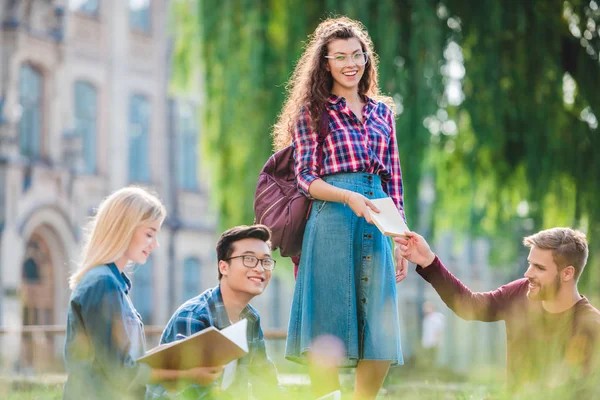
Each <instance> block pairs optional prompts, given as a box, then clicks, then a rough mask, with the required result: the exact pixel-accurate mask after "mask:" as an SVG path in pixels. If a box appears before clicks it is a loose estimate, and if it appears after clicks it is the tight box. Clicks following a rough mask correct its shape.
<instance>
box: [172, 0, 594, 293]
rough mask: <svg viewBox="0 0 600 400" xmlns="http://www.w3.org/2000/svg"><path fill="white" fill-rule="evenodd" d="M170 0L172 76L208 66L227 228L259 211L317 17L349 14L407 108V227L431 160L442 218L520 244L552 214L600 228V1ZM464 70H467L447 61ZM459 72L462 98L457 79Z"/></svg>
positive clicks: (211, 140) (400, 117) (209, 116)
mask: <svg viewBox="0 0 600 400" xmlns="http://www.w3.org/2000/svg"><path fill="white" fill-rule="evenodd" d="M174 9H175V15H176V19H177V25H176V26H177V30H176V35H175V38H176V55H178V56H177V57H176V65H175V71H176V72H177V75H176V80H175V82H176V83H177V82H178V83H179V85H178V86H180V87H181V86H183V85H182V84H181V83H182V82H185V79H186V77H188V76H189V74H190V71H193V70H194V67H195V66H196V64H198V63H200V64H201V65H202V70H203V75H204V82H205V89H206V95H205V97H206V99H207V100H206V102H205V104H206V107H205V109H204V110H203V112H204V116H205V125H204V132H205V134H204V136H203V141H204V146H203V148H204V149H205V152H204V156H205V157H206V160H207V162H209V163H210V165H211V166H212V171H213V173H214V176H215V182H214V185H215V188H216V190H215V191H214V193H215V201H216V203H217V205H218V208H219V212H220V217H221V223H222V225H223V226H230V225H233V224H239V223H251V222H252V220H253V214H252V200H251V199H252V195H253V192H254V188H255V184H256V177H257V174H258V172H259V170H260V168H261V167H262V165H263V164H264V162H265V161H266V159H267V158H268V156H269V155H270V154H271V151H272V148H271V140H270V131H271V127H272V124H273V123H274V122H275V120H276V116H277V114H278V112H279V111H280V107H281V105H282V103H283V98H284V97H283V96H284V95H285V91H284V85H285V82H286V80H287V78H288V76H289V74H290V73H291V71H292V70H293V65H294V63H295V61H296V60H297V59H298V57H299V55H300V53H301V51H302V42H303V41H304V40H306V38H307V35H308V34H309V33H310V32H312V31H313V30H314V28H315V27H316V26H317V24H318V23H319V22H320V20H321V19H323V18H325V17H326V16H329V15H332V14H343V15H348V16H350V17H352V18H356V19H359V20H361V21H362V22H363V23H364V24H365V26H366V27H367V29H368V30H369V33H370V34H371V36H372V39H373V42H374V44H375V49H376V51H377V52H378V53H379V56H380V79H381V82H380V83H381V87H382V90H383V92H384V93H387V94H389V95H391V96H393V97H394V99H395V100H396V102H397V105H398V107H397V108H398V113H397V136H398V143H399V151H400V158H401V163H402V170H403V178H404V182H405V203H406V208H407V210H406V211H407V217H408V220H409V226H414V225H415V224H416V220H417V216H418V212H419V210H418V187H419V186H418V185H419V182H420V181H421V177H422V176H423V174H424V173H428V174H433V175H434V176H435V178H436V189H437V190H436V192H437V196H436V204H435V206H434V213H433V218H432V222H431V224H432V226H433V227H435V228H436V229H438V230H439V229H443V228H445V227H448V226H452V227H455V228H456V227H458V228H464V229H465V230H466V231H468V232H471V233H472V234H475V235H485V236H490V237H494V238H497V239H498V238H509V239H506V240H505V241H509V240H510V241H511V242H513V243H515V245H513V246H512V249H515V248H516V247H515V246H516V245H518V240H517V239H516V237H518V235H522V234H523V233H526V232H529V231H533V230H537V229H541V228H543V227H549V226H553V225H571V226H576V227H581V228H582V229H585V230H588V232H589V236H590V238H591V239H593V238H598V237H600V227H599V224H598V223H599V222H600V208H599V207H596V206H595V202H596V200H597V199H598V198H599V190H600V189H599V185H598V183H599V181H600V180H599V179H598V178H599V177H600V157H598V156H596V155H595V154H594V150H595V149H598V148H600V146H599V143H598V141H599V137H598V128H597V127H598V121H597V119H596V117H595V115H597V114H598V113H599V112H600V91H599V90H598V89H597V88H598V87H600V70H599V69H600V66H599V64H598V52H599V50H600V40H599V38H598V36H599V26H600V11H599V9H598V4H597V3H596V2H594V1H583V0H581V1H579V0H577V1H571V2H564V1H558V0H524V1H521V2H518V4H512V3H511V4H510V5H507V4H506V2H502V1H500V0H480V1H477V2H464V1H462V0H447V1H445V2H444V3H439V2H438V1H432V0H378V1H375V0H366V1H361V2H356V1H350V0H338V1H333V0H328V1H325V2H317V1H309V2H301V1H300V0H283V1H278V0H270V1H268V0H263V1H256V2H245V1H239V0H238V1H235V0H224V1H219V2H217V1H215V0H188V1H186V0H179V1H175V2H174ZM453 54H454V55H453ZM190 55H194V56H193V57H191V56H190ZM196 55H197V56H196ZM457 66H458V67H457ZM460 67H464V68H465V69H466V75H465V77H464V79H462V81H461V77H459V78H457V77H456V76H455V77H452V73H448V70H449V69H450V70H452V68H454V69H456V68H459V69H460ZM450 72H451V71H450ZM459 75H460V74H459ZM461 84H462V94H464V101H461V100H460V96H459V100H458V101H457V100H456V98H454V99H453V98H452V96H451V94H452V93H450V92H449V88H451V89H452V88H454V89H455V90H454V91H455V92H456V88H457V85H458V87H459V88H460V87H461ZM454 94H455V95H456V93H454ZM459 94H460V93H459ZM455 97H456V96H455ZM505 253H506V254H510V252H505ZM513 253H514V252H513ZM596 269H597V268H596ZM595 276H596V277H600V273H596V275H595ZM588 281H589V282H590V284H594V285H597V284H598V282H600V279H598V278H594V279H588Z"/></svg>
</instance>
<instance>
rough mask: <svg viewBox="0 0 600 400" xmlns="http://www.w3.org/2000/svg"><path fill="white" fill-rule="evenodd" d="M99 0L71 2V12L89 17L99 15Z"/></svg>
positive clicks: (73, 0) (76, 0)
mask: <svg viewBox="0 0 600 400" xmlns="http://www.w3.org/2000/svg"><path fill="white" fill-rule="evenodd" d="M98 3H100V2H99V0H69V8H70V9H71V11H76V12H80V13H83V14H89V15H98V8H99V7H98V6H99V4H98Z"/></svg>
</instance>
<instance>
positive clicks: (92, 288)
mask: <svg viewBox="0 0 600 400" xmlns="http://www.w3.org/2000/svg"><path fill="white" fill-rule="evenodd" d="M130 288H131V281H130V280H129V278H127V275H125V274H124V273H121V272H120V271H119V269H118V268H117V266H116V265H115V264H108V265H101V266H97V267H94V268H92V269H90V270H89V271H88V272H86V273H85V275H83V277H82V278H81V280H80V281H79V283H78V284H77V286H76V287H75V290H73V293H72V294H71V299H70V301H69V310H68V316H67V334H66V340H65V350H64V359H65V365H66V369H67V373H68V376H67V382H66V384H65V387H64V395H63V396H64V397H63V399H83V398H85V399H117V398H118V399H143V398H144V393H145V390H146V386H145V385H146V384H147V383H148V381H149V379H150V367H149V366H147V365H145V364H138V363H137V362H136V360H137V358H139V357H140V356H142V355H143V354H144V353H145V345H146V344H145V338H144V326H143V324H142V320H141V318H140V316H139V314H138V313H137V311H136V310H135V308H134V307H133V304H132V303H131V300H130V299H129V296H128V293H129V290H130Z"/></svg>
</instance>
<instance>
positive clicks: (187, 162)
mask: <svg viewBox="0 0 600 400" xmlns="http://www.w3.org/2000/svg"><path fill="white" fill-rule="evenodd" d="M177 140H178V153H179V157H177V158H178V166H177V168H178V174H177V175H178V183H179V187H180V188H182V189H187V190H194V189H196V188H197V187H198V126H197V124H196V110H195V109H194V107H193V106H192V105H190V104H187V103H180V104H178V105H177Z"/></svg>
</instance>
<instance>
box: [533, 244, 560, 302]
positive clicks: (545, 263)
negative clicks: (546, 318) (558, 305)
mask: <svg viewBox="0 0 600 400" xmlns="http://www.w3.org/2000/svg"><path fill="white" fill-rule="evenodd" d="M527 261H528V262H529V268H528V269H527V271H526V272H525V278H527V279H528V280H529V287H528V290H527V297H528V298H529V299H530V300H542V301H549V300H554V299H555V298H556V296H557V294H558V292H559V291H560V288H561V284H562V282H561V273H560V271H558V266H557V265H556V263H555V262H554V258H553V256H552V250H542V249H539V248H537V247H532V248H531V250H530V251H529V257H528V258H527Z"/></svg>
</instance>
